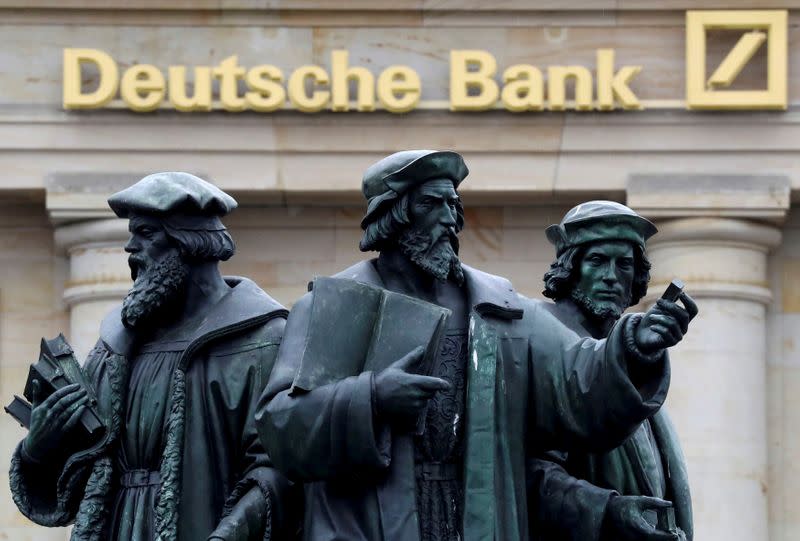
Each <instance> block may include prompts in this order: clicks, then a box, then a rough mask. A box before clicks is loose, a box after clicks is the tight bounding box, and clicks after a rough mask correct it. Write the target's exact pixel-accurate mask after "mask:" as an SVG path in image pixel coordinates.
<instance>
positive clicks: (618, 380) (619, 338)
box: [256, 260, 669, 541]
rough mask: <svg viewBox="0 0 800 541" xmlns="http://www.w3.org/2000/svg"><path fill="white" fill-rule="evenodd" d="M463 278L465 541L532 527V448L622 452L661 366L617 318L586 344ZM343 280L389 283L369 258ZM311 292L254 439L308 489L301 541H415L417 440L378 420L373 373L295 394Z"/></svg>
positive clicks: (473, 277) (656, 392) (499, 284)
mask: <svg viewBox="0 0 800 541" xmlns="http://www.w3.org/2000/svg"><path fill="white" fill-rule="evenodd" d="M464 274H465V280H466V284H465V288H466V291H467V297H468V298H467V301H468V305H469V306H470V307H471V308H472V310H471V314H470V325H469V337H468V339H469V351H468V357H467V359H468V362H467V372H468V373H467V397H466V427H465V439H466V441H465V451H464V459H463V461H464V465H463V479H464V519H463V520H464V522H463V533H464V539H465V540H466V541H473V540H481V541H490V540H496V541H519V540H520V539H527V538H528V536H529V533H530V532H529V525H528V513H527V491H526V483H525V465H526V456H527V452H528V450H529V449H532V448H542V446H544V448H564V449H570V450H593V451H600V450H606V449H610V448H613V447H615V446H617V445H619V444H620V443H621V442H622V441H623V440H624V439H625V438H626V437H627V436H628V435H629V434H630V433H631V432H632V431H633V430H634V429H635V428H636V427H637V426H638V425H639V423H641V421H642V420H643V419H645V418H647V417H649V416H650V415H652V414H653V413H654V412H655V411H657V410H658V408H659V407H660V406H661V404H662V403H663V400H664V398H665V397H666V392H667V389H668V386H669V360H668V358H667V355H666V353H665V352H664V353H660V354H658V355H656V356H654V357H653V358H652V359H646V360H647V361H648V362H643V361H645V360H644V359H642V358H641V357H640V356H638V355H636V354H634V353H633V352H631V351H629V349H628V346H626V344H629V343H631V341H632V340H633V338H632V335H633V332H634V324H635V320H634V319H631V318H629V317H626V318H624V319H623V320H621V321H620V322H619V324H618V325H617V326H616V327H615V328H614V330H613V331H612V332H611V335H610V337H609V339H608V340H607V341H605V340H603V341H595V340H592V339H580V338H578V337H577V336H576V335H575V334H574V333H572V332H571V331H569V330H568V329H566V328H565V327H564V326H563V325H562V324H561V323H559V322H558V320H556V319H555V318H554V317H553V316H552V315H551V314H549V313H547V312H546V311H545V310H543V309H542V304H543V303H541V302H539V301H535V300H530V299H525V298H523V297H521V296H519V295H517V294H516V292H515V291H514V289H513V288H512V287H511V284H510V283H509V282H508V281H507V280H505V279H503V278H500V277H496V276H492V275H489V274H486V273H483V272H480V271H478V270H475V269H472V268H470V267H468V266H466V265H464ZM337 277H340V278H349V279H353V280H357V281H361V282H366V283H370V284H375V285H378V286H381V287H383V283H382V281H381V279H380V276H379V275H378V273H377V271H376V269H375V264H374V260H373V261H364V262H361V263H359V264H357V265H355V266H354V267H351V268H350V269H347V270H346V271H343V272H342V273H340V274H339V275H337ZM312 295H313V292H311V293H309V294H307V295H306V296H304V297H303V298H301V299H300V300H299V301H298V302H297V303H296V304H295V306H294V308H293V309H292V313H291V314H290V316H289V319H288V321H287V326H286V331H285V335H284V340H283V342H282V345H281V348H280V351H279V354H278V360H277V361H276V364H275V368H274V370H273V373H272V376H271V377H270V381H269V383H268V385H267V389H266V391H265V393H264V395H263V396H262V398H261V400H260V401H259V404H258V408H257V413H256V424H257V427H258V430H259V433H260V434H261V437H262V441H263V442H264V444H265V445H266V446H267V450H268V452H269V454H270V457H271V458H272V459H273V461H274V463H275V466H276V467H277V468H279V469H280V470H281V471H283V472H284V473H285V474H286V475H287V476H288V477H290V478H292V479H295V480H298V481H303V482H304V483H305V519H304V530H303V531H304V538H305V539H306V540H309V541H318V540H332V539H347V540H349V541H358V540H363V541H374V540H376V539H382V540H385V541H418V540H419V538H420V533H419V531H420V529H419V514H418V512H417V502H416V496H415V488H416V487H415V471H414V441H413V435H412V434H409V433H408V432H403V431H400V430H393V429H392V428H391V427H390V426H389V425H388V424H387V423H386V422H385V421H384V420H382V419H381V417H380V414H379V412H378V413H377V414H376V413H375V403H374V389H373V387H374V375H373V374H372V373H371V372H364V373H361V374H359V375H356V376H352V377H348V378H345V379H343V380H341V381H338V382H335V383H331V384H327V385H323V386H320V387H317V388H315V389H313V390H311V391H309V392H302V391H300V390H297V391H296V392H293V390H292V381H293V379H294V376H295V373H296V372H297V369H298V367H299V362H300V358H301V352H302V348H303V345H304V342H305V337H306V334H307V331H308V325H309V321H310V312H311V303H312ZM408 324H413V322H411V321H410V322H408ZM318 362H320V363H324V362H326V361H325V359H324V358H320V359H319V360H318Z"/></svg>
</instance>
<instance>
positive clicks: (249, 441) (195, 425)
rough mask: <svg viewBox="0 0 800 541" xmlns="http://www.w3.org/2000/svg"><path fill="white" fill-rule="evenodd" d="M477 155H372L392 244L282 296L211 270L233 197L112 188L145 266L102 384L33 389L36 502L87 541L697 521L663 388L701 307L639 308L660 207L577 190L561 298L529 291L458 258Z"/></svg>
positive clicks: (22, 482)
mask: <svg viewBox="0 0 800 541" xmlns="http://www.w3.org/2000/svg"><path fill="white" fill-rule="evenodd" d="M467 174H468V170H467V166H466V164H465V163H464V160H463V159H462V157H461V156H460V155H459V154H457V153H455V152H450V151H431V150H411V151H403V152H398V153H395V154H392V155H391V156H388V157H386V158H384V159H382V160H380V161H379V162H378V163H376V164H374V165H372V166H371V167H369V168H368V169H367V170H366V172H365V174H364V178H363V183H362V190H363V193H364V196H365V198H366V203H367V210H366V214H365V216H364V219H363V220H362V222H361V227H362V229H363V231H364V233H363V237H362V240H361V243H360V248H361V250H362V251H365V252H366V251H374V252H377V257H375V258H373V259H367V260H364V261H362V262H360V263H358V264H356V265H354V266H352V267H350V268H348V269H345V270H343V271H341V272H340V273H339V274H337V275H336V276H335V277H333V279H319V280H316V281H315V282H312V284H311V285H310V288H309V289H310V290H309V292H308V293H307V294H306V295H304V296H303V297H301V298H300V299H298V300H297V302H296V303H295V304H294V305H293V307H292V310H291V311H288V310H286V309H285V308H284V307H283V306H281V305H280V304H279V303H278V302H276V301H275V300H274V299H272V298H271V297H270V296H269V295H268V294H267V293H265V292H264V291H262V290H261V289H260V288H259V287H258V286H257V285H256V284H255V283H253V282H252V281H250V280H248V279H247V278H242V277H227V276H222V275H221V274H220V271H219V262H220V261H224V260H227V259H229V258H230V257H231V256H233V254H234V251H235V245H234V241H233V239H232V238H231V236H230V235H229V233H228V232H227V230H226V228H225V226H224V225H223V223H222V221H221V218H222V217H223V216H225V215H226V214H227V213H229V212H230V211H232V210H234V209H235V208H236V201H235V200H234V199H233V198H232V197H230V196H229V195H228V194H226V193H224V192H222V191H221V190H219V189H218V188H216V187H215V186H213V185H212V184H210V183H208V182H206V181H204V180H201V179H200V178H197V177H195V176H193V175H190V174H187V173H174V172H173V173H157V174H154V175H150V176H148V177H145V178H144V179H142V180H141V181H139V182H138V183H136V184H134V185H133V186H131V187H129V188H127V189H125V190H123V191H121V192H119V193H116V194H114V195H113V196H112V197H111V198H110V199H109V201H108V202H109V205H110V207H111V209H112V210H113V211H114V212H115V213H116V214H117V216H119V217H120V218H125V219H128V220H129V229H130V233H131V236H130V240H129V242H128V243H127V245H126V246H125V250H126V252H128V253H129V254H130V255H129V264H130V267H131V275H132V278H133V280H134V284H133V286H132V288H131V290H130V291H129V293H128V295H127V296H126V298H125V299H124V301H123V302H122V304H121V305H120V306H119V307H118V308H117V309H115V310H114V311H112V312H111V313H110V314H108V316H106V318H105V319H104V320H103V322H102V324H101V325H100V333H99V339H98V341H97V343H96V345H95V346H94V348H93V349H92V350H91V352H90V353H89V355H88V358H87V359H86V361H85V363H84V364H83V372H84V374H85V376H86V379H87V381H88V382H89V383H88V386H89V388H87V386H86V385H81V384H79V383H76V384H72V385H66V386H63V387H61V388H59V389H58V390H56V391H55V392H52V393H50V394H47V395H46V393H44V392H42V391H41V390H40V387H39V385H38V384H35V385H34V386H33V388H34V396H33V398H32V406H33V409H32V412H31V417H30V429H29V432H28V433H27V435H26V437H25V438H24V439H23V440H22V441H21V442H20V444H19V445H18V447H17V449H16V451H15V453H14V455H13V458H12V462H11V470H10V482H11V490H12V493H13V497H14V501H15V503H16V504H17V506H18V508H19V510H20V511H21V512H22V513H23V514H24V515H25V516H26V517H28V518H29V519H31V520H32V521H34V522H36V523H38V524H41V525H42V526H49V527H57V526H68V525H73V529H72V534H71V535H72V539H73V540H80V541H89V540H96V541H100V540H136V541H150V540H160V541H172V540H182V541H195V540H205V539H216V540H226V541H234V540H235V541H245V540H248V541H258V540H274V541H282V540H299V539H303V540H309V541H339V540H341V541H349V540H353V541H357V540H364V541H383V540H385V541H434V540H437V541H456V540H464V541H473V540H474V541H518V540H529V539H531V540H540V541H549V540H552V541H556V540H574V541H587V540H596V541H617V540H656V541H667V540H679V539H681V540H686V539H689V540H690V539H691V538H692V511H691V501H690V496H689V485H688V479H687V473H686V467H685V460H684V458H683V455H682V452H681V449H680V445H679V443H678V438H677V436H676V434H675V430H674V428H673V427H672V425H671V423H670V421H669V418H668V416H667V413H666V411H665V410H664V408H662V404H663V402H664V399H665V397H666V395H667V391H668V388H669V381H670V361H669V357H668V354H667V349H668V348H669V347H671V346H673V345H675V344H676V343H678V342H679V341H680V340H681V339H682V338H683V335H684V334H685V333H686V332H687V330H688V326H689V323H690V321H691V319H692V318H693V317H694V316H695V315H696V314H697V307H696V305H695V303H694V302H693V301H692V299H691V298H690V297H689V296H688V295H687V294H685V293H680V295H678V296H677V299H676V298H662V299H659V300H658V301H657V302H656V303H655V304H654V305H653V306H652V307H651V308H650V309H649V310H648V311H647V312H645V313H636V314H625V313H623V312H625V310H626V309H627V308H628V307H630V306H633V305H635V304H637V303H638V302H639V301H640V299H641V298H642V297H643V296H644V295H645V293H646V291H647V285H648V281H649V269H650V263H649V262H648V260H647V256H646V251H645V244H646V241H647V239H648V238H649V237H650V236H651V235H653V234H655V233H656V228H655V226H654V225H653V224H652V223H650V222H649V221H647V220H646V219H644V218H643V217H641V216H639V215H638V214H636V213H635V212H634V211H632V210H631V209H630V208H628V207H625V206H624V205H621V204H618V203H614V202H610V201H591V202H587V203H584V204H581V205H578V206H577V207H575V208H573V209H572V210H570V211H569V212H568V213H567V215H566V216H564V219H563V220H562V221H561V223H560V224H557V225H553V226H551V227H550V228H548V229H547V233H546V234H547V238H548V239H549V240H550V241H551V243H552V244H553V246H554V248H555V256H554V262H553V263H552V265H551V268H550V270H549V271H548V272H547V273H546V274H545V276H544V295H545V296H547V297H549V298H550V299H551V300H552V302H551V301H540V300H536V299H530V298H526V297H524V296H522V295H520V294H518V293H517V292H516V291H515V289H514V287H513V285H512V284H511V282H509V281H508V280H507V279H505V278H502V277H499V276H494V275H491V274H488V273H485V272H482V271H480V270H478V269H475V268H472V267H469V266H468V265H465V264H463V263H461V261H460V260H459V257H458V253H459V241H458V233H459V232H460V231H461V230H462V228H463V227H464V226H465V223H464V208H463V205H462V202H461V200H460V198H459V195H458V189H459V186H460V184H461V183H462V182H463V181H464V179H465V177H466V176H467ZM264 249H265V250H266V251H269V249H270V247H269V246H265V247H264ZM309 278H311V277H309ZM90 404H92V405H95V404H96V409H97V411H99V415H100V417H101V418H102V421H103V426H104V429H103V430H100V431H98V432H96V433H93V434H88V433H86V432H85V431H83V430H82V428H81V424H80V423H79V420H80V418H81V416H82V414H83V413H84V411H85V410H86V408H88V407H89V406H90Z"/></svg>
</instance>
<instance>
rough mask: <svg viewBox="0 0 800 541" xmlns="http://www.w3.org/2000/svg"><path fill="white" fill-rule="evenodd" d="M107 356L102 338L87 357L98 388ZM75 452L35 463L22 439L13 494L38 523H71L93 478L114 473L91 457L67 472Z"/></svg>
mask: <svg viewBox="0 0 800 541" xmlns="http://www.w3.org/2000/svg"><path fill="white" fill-rule="evenodd" d="M106 356H107V351H106V349H105V347H104V346H103V344H102V342H100V341H98V343H97V345H96V346H95V347H94V348H93V349H92V351H91V352H90V353H89V356H88V357H87V360H86V363H85V366H84V371H85V372H86V375H87V377H88V379H89V381H90V382H91V383H92V384H93V385H95V388H96V387H97V382H98V381H99V380H100V377H101V373H102V367H103V361H104V359H105V357H106ZM71 455H72V453H71V452H70V451H68V450H65V451H64V452H62V453H61V454H56V455H54V456H53V457H52V459H51V460H50V461H48V462H45V463H35V462H32V461H31V459H30V458H28V457H27V456H24V452H23V451H22V442H20V443H19V444H18V445H17V447H16V449H15V450H14V454H13V455H12V457H11V467H10V470H9V483H10V485H11V494H12V497H13V499H14V503H16V504H17V507H18V508H19V510H20V512H21V513H22V514H23V515H25V516H26V517H28V518H29V519H30V520H32V521H33V522H35V523H36V524H39V525H41V526H48V527H57V526H67V525H69V524H71V523H72V522H73V521H74V520H75V517H76V515H77V513H78V508H79V506H80V504H81V501H82V499H84V496H85V493H89V492H91V489H92V487H88V486H87V483H88V482H89V481H90V479H92V480H94V481H93V482H95V483H99V481H98V479H100V478H103V477H104V476H107V475H110V471H107V470H108V468H107V467H106V464H105V463H104V462H103V461H102V460H101V461H97V463H95V464H92V462H93V461H92V460H89V459H87V460H86V461H83V462H81V463H78V464H75V463H72V464H71V467H70V468H68V469H69V471H68V472H67V471H66V470H67V468H66V465H67V463H68V460H69V458H70V456H71ZM94 470H97V471H94Z"/></svg>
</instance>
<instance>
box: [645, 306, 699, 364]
mask: <svg viewBox="0 0 800 541" xmlns="http://www.w3.org/2000/svg"><path fill="white" fill-rule="evenodd" d="M678 300H680V301H682V302H683V306H681V305H679V304H678V303H677V301H676V302H673V301H668V300H666V299H658V302H656V304H654V305H653V306H652V307H651V308H650V310H648V311H647V312H646V313H645V314H644V317H642V319H641V321H640V322H639V326H638V327H637V328H636V333H635V335H634V340H635V341H636V346H637V347H638V348H639V349H640V350H641V351H642V352H643V353H653V352H655V351H658V350H661V349H665V348H668V347H671V346H674V345H675V344H677V343H678V342H680V341H681V340H682V339H683V335H684V334H686V332H687V331H688V330H689V322H690V321H692V319H694V317H695V316H696V315H697V304H695V302H694V300H693V299H692V298H691V297H690V296H689V295H687V294H686V293H681V294H680V295H679V296H678Z"/></svg>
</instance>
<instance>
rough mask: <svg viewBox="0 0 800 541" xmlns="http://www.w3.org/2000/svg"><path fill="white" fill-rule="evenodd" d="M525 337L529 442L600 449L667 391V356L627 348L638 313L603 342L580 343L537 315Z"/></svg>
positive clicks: (622, 435) (621, 436)
mask: <svg viewBox="0 0 800 541" xmlns="http://www.w3.org/2000/svg"><path fill="white" fill-rule="evenodd" d="M535 318H536V319H535V321H534V324H533V325H532V334H531V340H530V356H529V362H530V371H531V386H532V388H531V389H530V392H529V400H530V401H529V407H530V416H529V419H530V421H531V426H530V429H531V430H529V434H528V435H529V438H532V440H531V445H532V447H533V448H539V449H542V448H544V449H564V450H568V451H573V450H574V451H588V452H594V453H598V452H604V451H608V450H610V449H613V448H614V447H617V446H618V445H620V444H621V443H622V442H623V441H624V440H625V439H626V438H627V437H628V436H629V435H630V434H632V433H633V431H634V430H636V428H637V427H638V426H639V424H640V423H641V422H642V421H643V420H645V419H647V418H648V417H650V416H651V415H653V414H654V413H656V412H657V411H658V410H659V408H660V407H661V405H662V404H663V403H664V399H665V398H666V396H667V390H668V389H669V377H670V370H669V358H668V356H667V353H666V351H662V352H658V353H657V354H656V355H655V356H653V358H649V359H645V358H642V356H641V354H640V353H638V352H637V351H635V350H633V349H632V348H631V346H630V344H632V343H633V334H634V331H635V329H636V325H637V324H638V318H639V316H624V317H623V318H622V319H620V320H619V321H618V322H617V324H616V325H615V326H614V328H613V329H612V330H611V333H610V334H609V336H608V338H607V339H605V340H594V339H592V338H580V337H578V336H577V335H576V334H574V333H573V332H571V331H569V329H567V327H565V326H564V325H563V324H562V323H561V322H559V321H558V320H557V319H556V318H555V317H553V316H552V315H551V314H549V313H547V312H546V311H544V310H538V311H537V313H536V315H535Z"/></svg>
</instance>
